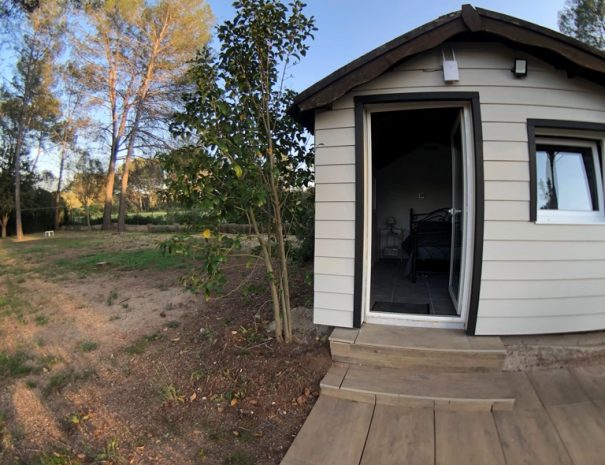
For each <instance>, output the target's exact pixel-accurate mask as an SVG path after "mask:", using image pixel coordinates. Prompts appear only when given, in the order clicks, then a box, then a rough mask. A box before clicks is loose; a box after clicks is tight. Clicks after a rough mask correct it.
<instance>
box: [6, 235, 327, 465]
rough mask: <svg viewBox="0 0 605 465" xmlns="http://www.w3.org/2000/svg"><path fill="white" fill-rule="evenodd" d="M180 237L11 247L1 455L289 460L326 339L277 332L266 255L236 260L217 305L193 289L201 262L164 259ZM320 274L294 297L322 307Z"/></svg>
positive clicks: (61, 463) (58, 240)
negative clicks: (166, 245)
mask: <svg viewBox="0 0 605 465" xmlns="http://www.w3.org/2000/svg"><path fill="white" fill-rule="evenodd" d="M168 237H169V235H167V234H150V233H125V234H112V233H102V232H66V233H57V236H56V237H55V238H48V239H45V238H43V237H42V236H41V235H34V236H30V237H27V238H26V240H25V241H23V242H20V243H17V242H12V241H2V242H0V464H5V463H6V464H11V465H12V464H18V463H23V464H26V463H27V464H36V465H38V464H40V465H75V464H80V465H84V464H99V463H104V464H115V465H119V464H127V463H140V464H143V463H144V464H156V463H157V464H174V463H178V464H182V465H194V464H201V463H204V464H219V465H220V464H238V465H246V464H267V465H269V464H275V465H277V464H278V463H279V462H280V461H281V458H282V457H283V454H284V453H285V451H286V450H287V448H288V446H289V444H290V443H291V441H292V439H293V436H294V435H295V434H296V432H297V430H298V428H299V427H300V426H301V424H302V422H303V421H304V418H305V417H306V415H307V413H308V412H309V410H310V408H311V406H312V404H313V402H314V399H315V398H316V396H317V391H318V382H319V380H320V379H321V378H322V377H323V375H324V374H325V372H326V370H327V369H328V367H329V365H330V357H329V352H328V349H327V346H326V344H325V343H324V342H321V341H317V340H316V339H315V337H314V336H313V337H307V336H305V337H306V339H304V340H303V342H301V343H297V344H292V345H280V344H277V343H276V342H275V341H274V339H273V338H272V336H271V333H270V332H268V331H267V329H266V327H267V326H268V324H269V322H270V319H271V315H270V305H268V304H267V302H268V299H269V295H268V291H267V287H266V284H265V275H264V272H263V268H262V266H259V267H256V268H253V275H252V277H251V279H250V280H248V278H247V277H249V273H250V269H249V268H246V266H245V263H241V264H239V263H237V262H234V263H230V267H229V281H228V288H227V289H226V291H227V293H226V295H225V296H224V297H221V298H217V299H212V300H211V301H209V302H206V301H204V300H203V299H201V298H200V297H199V296H196V295H194V294H192V293H190V292H188V291H186V290H184V288H183V287H182V285H181V277H182V276H183V275H184V273H186V272H187V270H188V269H189V268H190V267H191V266H192V265H194V263H193V262H192V261H191V260H190V259H188V258H185V257H182V256H165V255H163V254H162V252H161V251H160V249H159V244H160V243H161V242H162V241H163V240H165V239H166V238H168ZM307 273H308V267H307V268H299V267H293V269H292V281H293V282H292V289H293V302H292V303H293V306H300V305H308V304H309V302H310V299H311V297H310V296H311V289H310V287H309V285H308V281H307V280H305V275H306V274H307ZM243 279H246V280H247V281H246V285H242V286H239V285H240V284H241V282H242V280H243ZM236 288H237V291H234V292H229V291H230V290H233V289H236ZM301 337H302V336H301Z"/></svg>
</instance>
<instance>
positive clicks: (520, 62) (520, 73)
mask: <svg viewBox="0 0 605 465" xmlns="http://www.w3.org/2000/svg"><path fill="white" fill-rule="evenodd" d="M511 71H512V72H513V74H514V75H515V77H517V78H524V77H527V60H526V59H524V58H515V64H514V65H513V69H511Z"/></svg>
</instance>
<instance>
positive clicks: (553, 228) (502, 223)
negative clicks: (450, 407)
mask: <svg viewBox="0 0 605 465" xmlns="http://www.w3.org/2000/svg"><path fill="white" fill-rule="evenodd" d="M453 48H454V50H455V52H456V58H457V60H458V64H459V67H460V81H459V82H458V83H455V84H445V83H444V82H443V78H442V72H441V71H440V70H439V67H440V65H441V52H440V51H439V50H437V51H434V52H428V53H425V54H423V55H420V56H419V57H416V58H414V59H412V60H409V61H407V62H405V63H403V64H402V65H399V66H397V67H396V68H395V69H394V70H393V71H390V72H388V73H386V74H384V75H383V76H380V77H379V78H377V79H375V80H373V81H372V82H370V83H368V84H365V85H363V86H361V87H359V88H358V89H356V90H355V91H353V92H351V93H349V94H347V95H346V96H344V97H343V98H341V99H340V100H338V101H337V102H335V104H334V106H333V110H332V111H325V112H317V114H316V120H315V127H316V134H315V140H316V144H317V165H316V174H317V213H316V237H317V239H316V247H317V250H316V255H317V257H316V263H315V321H316V322H317V323H323V324H330V325H335V326H351V325H352V321H353V264H354V248H353V242H354V232H355V229H354V227H355V223H354V220H355V210H354V200H355V197H354V188H355V184H354V183H355V178H354V167H355V147H354V144H355V140H354V108H353V97H354V96H355V95H368V94H380V93H401V92H435V91H469V92H479V93H480V100H481V116H482V120H483V122H482V130H483V139H484V144H483V152H484V159H485V162H484V171H485V235H484V256H483V260H484V261H483V271H482V286H481V295H480V304H479V313H478V320H477V334H529V333H551V332H568V331H582V330H590V329H602V328H605V225H586V226H584V225H554V224H551V225H536V224H534V223H530V222H529V155H528V148H527V128H526V120H527V119H528V118H542V119H561V120H576V121H588V122H597V123H605V88H603V87H600V86H598V85H596V84H592V83H590V82H587V81H584V80H582V79H579V78H573V79H568V78H567V76H566V74H565V72H562V71H557V70H555V69H554V68H553V67H552V66H550V65H548V64H546V63H542V62H540V61H539V60H537V59H535V58H533V57H531V56H527V58H528V69H529V73H528V76H527V78H526V79H515V78H514V77H513V75H512V73H511V72H510V68H511V66H512V63H513V58H515V57H522V56H523V54H522V53H518V52H516V51H512V50H510V49H508V48H506V47H504V46H499V45H496V44H489V45H482V44H476V45H472V44H458V45H455V46H454V47H453Z"/></svg>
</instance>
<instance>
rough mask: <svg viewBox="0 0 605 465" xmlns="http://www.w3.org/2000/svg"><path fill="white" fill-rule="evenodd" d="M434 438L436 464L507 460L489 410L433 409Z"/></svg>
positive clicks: (483, 464)
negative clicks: (457, 410) (459, 410)
mask: <svg viewBox="0 0 605 465" xmlns="http://www.w3.org/2000/svg"><path fill="white" fill-rule="evenodd" d="M435 438H436V444H435V449H436V461H435V463H436V465H486V464H489V465H505V463H506V462H505V460H504V454H503V453H502V448H501V446H500V441H499V439H498V431H497V430H496V425H495V423H494V418H493V416H492V414H491V413H490V412H456V411H451V410H436V411H435ZM402 463H404V462H402Z"/></svg>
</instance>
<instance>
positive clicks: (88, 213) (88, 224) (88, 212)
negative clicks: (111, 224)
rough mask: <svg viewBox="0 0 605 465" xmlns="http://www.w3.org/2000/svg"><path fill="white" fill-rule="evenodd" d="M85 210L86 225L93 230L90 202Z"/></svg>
mask: <svg viewBox="0 0 605 465" xmlns="http://www.w3.org/2000/svg"><path fill="white" fill-rule="evenodd" d="M84 210H85V211H86V226H88V229H89V230H90V231H92V226H91V225H90V207H89V206H88V204H86V205H85V206H84Z"/></svg>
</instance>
